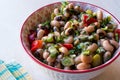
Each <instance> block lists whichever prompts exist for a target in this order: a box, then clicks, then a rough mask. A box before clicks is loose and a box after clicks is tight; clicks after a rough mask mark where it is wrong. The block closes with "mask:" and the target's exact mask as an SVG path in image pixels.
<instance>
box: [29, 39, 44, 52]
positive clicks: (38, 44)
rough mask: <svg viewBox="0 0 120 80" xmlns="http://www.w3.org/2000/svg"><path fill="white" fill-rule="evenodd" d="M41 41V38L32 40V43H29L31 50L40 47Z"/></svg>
mask: <svg viewBox="0 0 120 80" xmlns="http://www.w3.org/2000/svg"><path fill="white" fill-rule="evenodd" d="M42 43H43V41H42V40H35V41H33V42H32V45H31V51H32V52H33V51H35V50H37V49H38V48H42V46H43V45H42Z"/></svg>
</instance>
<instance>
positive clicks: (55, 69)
mask: <svg viewBox="0 0 120 80" xmlns="http://www.w3.org/2000/svg"><path fill="white" fill-rule="evenodd" d="M68 2H74V3H82V4H88V5H91V6H94V7H97V8H99V9H101V10H103V11H105V12H107V13H108V14H110V15H111V16H112V17H113V18H114V19H115V20H116V21H117V22H118V25H119V24H120V22H119V20H118V19H117V18H116V17H115V16H114V15H113V14H111V13H110V12H108V11H107V10H105V9H103V8H102V7H99V6H97V5H94V4H91V3H87V2H81V1H68ZM60 3H61V2H54V3H50V4H48V5H45V6H43V7H41V8H39V9H37V10H36V11H34V12H33V13H32V14H31V15H29V16H28V17H27V19H26V20H25V22H24V23H23V25H22V28H21V32H20V39H21V43H22V46H23V48H24V50H25V51H26V52H27V54H28V55H29V56H30V57H31V58H32V59H33V60H34V61H35V62H36V63H38V64H39V65H41V66H42V67H44V68H47V69H50V70H53V71H57V72H62V73H74V74H75V73H88V72H93V71H97V70H100V69H103V68H105V67H107V66H108V65H110V64H111V63H112V62H113V61H115V60H116V59H117V58H118V56H119V55H120V52H119V51H120V49H118V50H119V51H118V53H116V54H115V55H114V56H113V57H112V58H111V59H110V60H109V61H107V62H106V63H104V64H101V65H100V66H97V67H94V68H90V69H86V70H63V69H58V68H55V67H52V66H49V65H47V64H44V63H43V62H41V61H39V60H38V59H37V58H35V57H34V56H33V55H32V54H31V52H30V51H29V50H28V49H27V48H26V46H25V45H24V42H23V38H22V32H23V26H24V25H25V23H26V22H27V20H28V19H29V17H31V16H32V15H33V14H34V13H36V12H37V11H39V10H41V9H42V8H44V7H47V6H50V5H53V4H60Z"/></svg>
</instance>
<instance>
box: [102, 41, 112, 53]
mask: <svg viewBox="0 0 120 80" xmlns="http://www.w3.org/2000/svg"><path fill="white" fill-rule="evenodd" d="M102 46H103V48H104V49H105V50H107V51H110V52H113V50H114V47H113V46H112V45H111V44H110V43H109V42H108V40H104V41H103V44H102Z"/></svg>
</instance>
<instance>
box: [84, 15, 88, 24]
mask: <svg viewBox="0 0 120 80" xmlns="http://www.w3.org/2000/svg"><path fill="white" fill-rule="evenodd" d="M87 19H88V15H84V16H83V22H84V23H86V22H87Z"/></svg>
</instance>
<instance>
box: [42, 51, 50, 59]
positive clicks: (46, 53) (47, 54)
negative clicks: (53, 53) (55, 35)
mask: <svg viewBox="0 0 120 80" xmlns="http://www.w3.org/2000/svg"><path fill="white" fill-rule="evenodd" d="M49 54H50V53H49V52H47V51H44V52H43V58H44V59H47V58H48V56H49Z"/></svg>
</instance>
